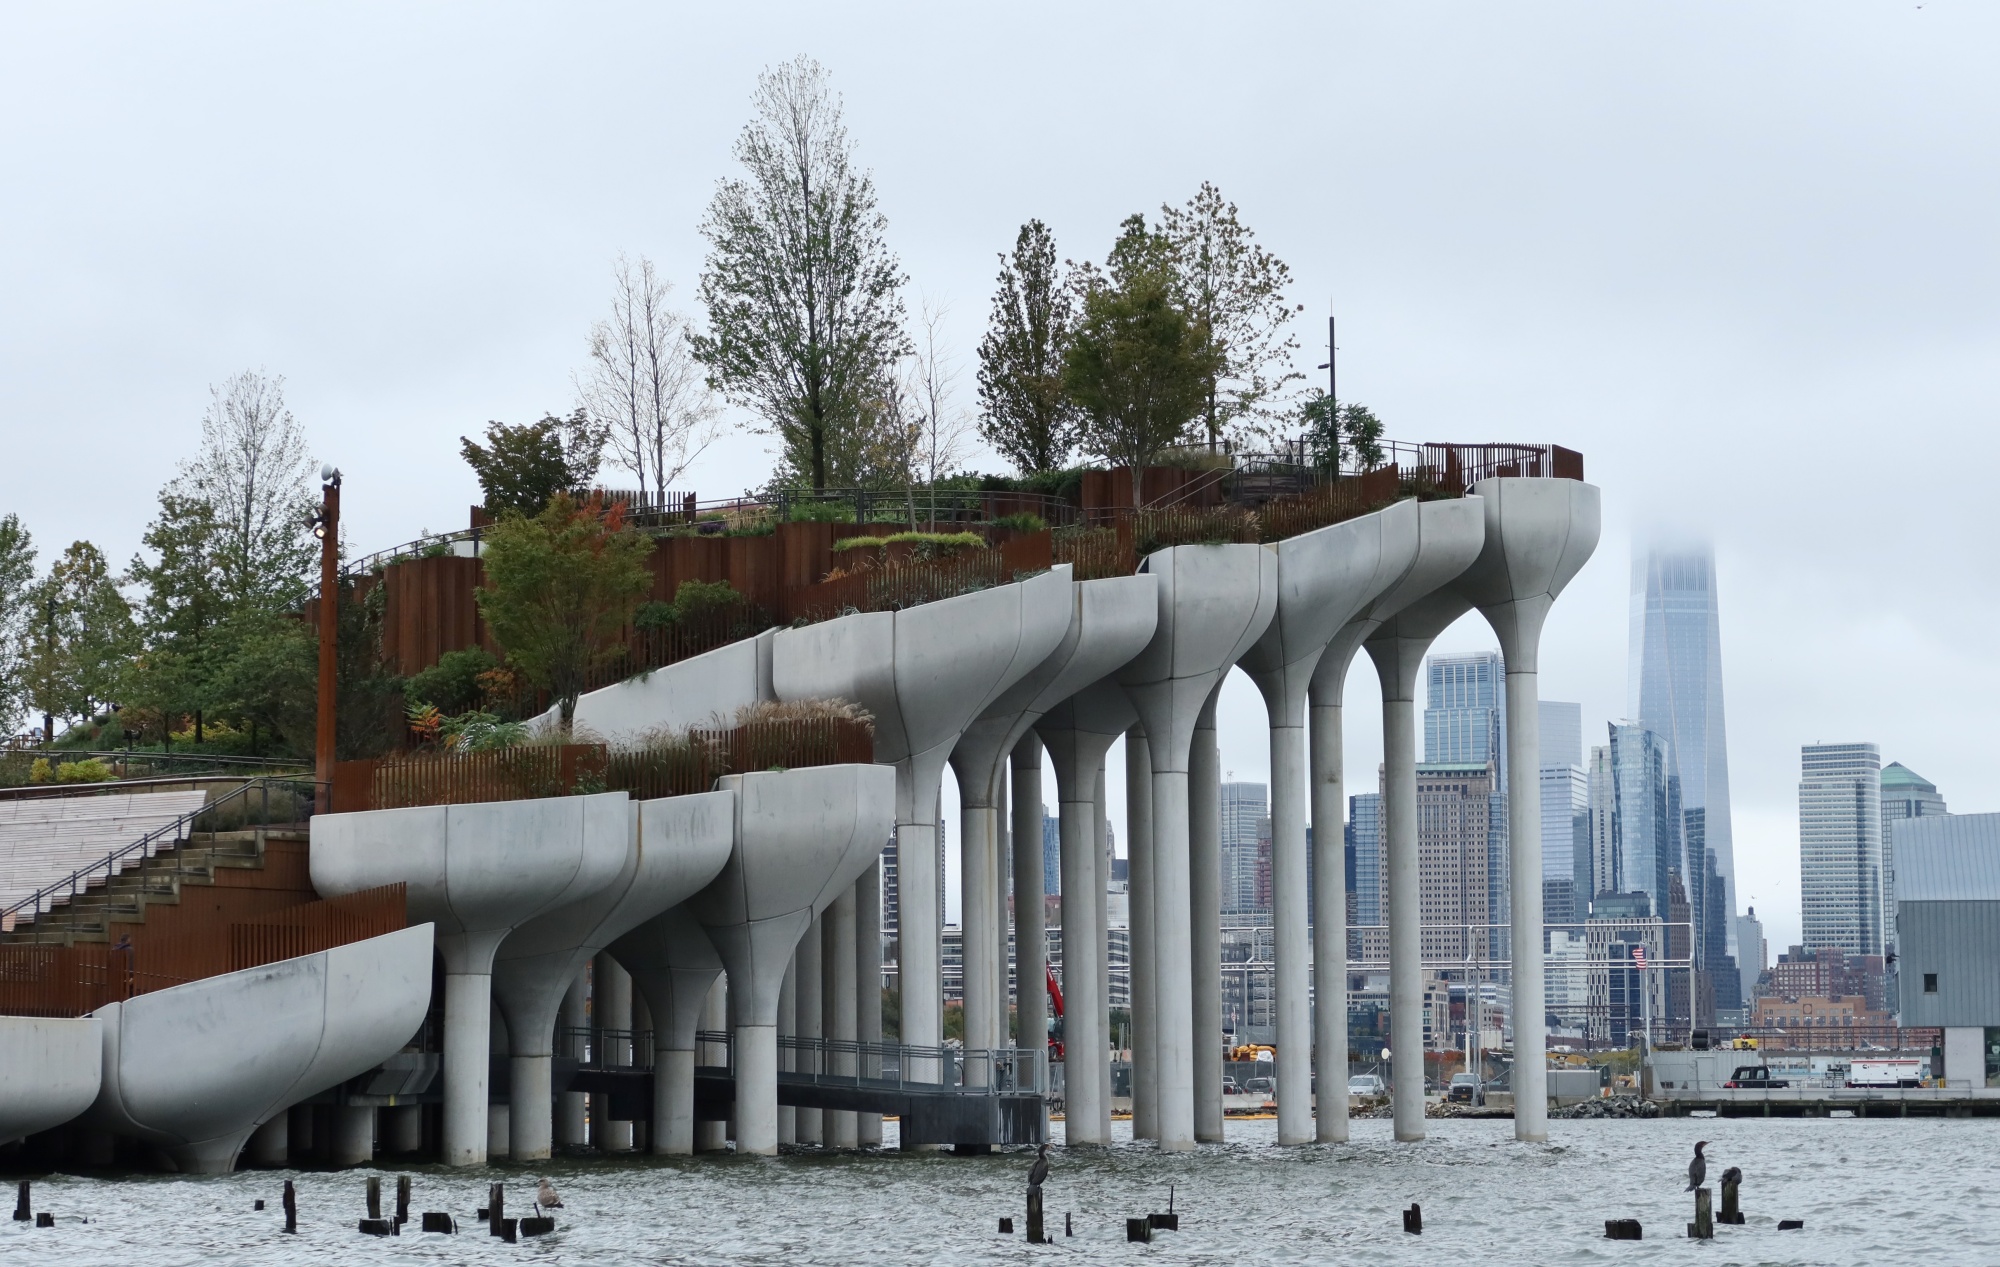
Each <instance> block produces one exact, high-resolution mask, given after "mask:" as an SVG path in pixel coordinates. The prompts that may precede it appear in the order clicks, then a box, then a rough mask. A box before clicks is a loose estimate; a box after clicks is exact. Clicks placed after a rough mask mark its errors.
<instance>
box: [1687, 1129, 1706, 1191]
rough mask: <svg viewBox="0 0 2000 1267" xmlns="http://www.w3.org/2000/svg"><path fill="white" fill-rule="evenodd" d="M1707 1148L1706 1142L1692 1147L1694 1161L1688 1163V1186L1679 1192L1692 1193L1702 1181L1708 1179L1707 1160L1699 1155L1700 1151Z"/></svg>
mask: <svg viewBox="0 0 2000 1267" xmlns="http://www.w3.org/2000/svg"><path fill="white" fill-rule="evenodd" d="M1707 1147H1708V1141H1707V1140H1702V1141H1701V1142H1700V1143H1698V1144H1696V1145H1695V1146H1694V1160H1693V1161H1691V1162H1689V1163H1688V1186H1687V1187H1685V1188H1683V1189H1681V1191H1683V1192H1693V1191H1694V1190H1695V1189H1696V1188H1699V1187H1701V1181H1702V1180H1704V1179H1706V1178H1708V1158H1706V1157H1703V1156H1702V1155H1701V1150H1702V1149H1704V1148H1707Z"/></svg>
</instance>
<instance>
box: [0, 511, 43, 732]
mask: <svg viewBox="0 0 2000 1267" xmlns="http://www.w3.org/2000/svg"><path fill="white" fill-rule="evenodd" d="M34 583H35V541H34V538H33V537H32V536H30V535H29V534H28V530H27V529H26V528H24V527H22V526H21V518H20V516H18V515H7V516H4V517H0V732H5V733H7V734H12V733H13V731H14V726H15V725H16V723H18V722H19V720H20V717H21V708H22V706H23V704H24V703H25V702H26V698H27V682H26V681H25V676H26V672H27V657H28V653H29V646H28V644H27V643H26V642H25V639H26V638H27V636H28V633H29V631H30V628H31V626H32V624H33V616H34V610H33V605H32V604H31V602H30V601H29V591H30V590H31V589H32V588H33V587H34Z"/></svg>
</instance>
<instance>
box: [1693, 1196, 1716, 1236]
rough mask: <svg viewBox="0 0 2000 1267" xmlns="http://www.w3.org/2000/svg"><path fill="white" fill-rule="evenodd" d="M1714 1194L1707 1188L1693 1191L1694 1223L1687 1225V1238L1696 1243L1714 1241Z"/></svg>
mask: <svg viewBox="0 0 2000 1267" xmlns="http://www.w3.org/2000/svg"><path fill="white" fill-rule="evenodd" d="M1713 1196H1714V1194H1713V1193H1711V1192H1710V1191H1709V1190H1708V1189H1707V1188H1696V1189H1695V1190H1694V1222H1692V1223H1690V1224H1688V1238H1689V1239H1690V1240H1697V1241H1712V1240H1714V1239H1715V1216H1714V1212H1713V1205H1712V1200H1713Z"/></svg>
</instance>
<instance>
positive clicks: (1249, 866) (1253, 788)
mask: <svg viewBox="0 0 2000 1267" xmlns="http://www.w3.org/2000/svg"><path fill="white" fill-rule="evenodd" d="M1270 813H1271V798H1270V789H1269V788H1268V787H1266V786H1265V785H1264V784H1262V783H1224V784H1223V785H1222V838H1221V845H1222V850H1221V852H1222V913H1223V914H1225V915H1248V914H1253V913H1255V912H1257V911H1259V910H1260V909H1269V908H1268V907H1262V908H1260V907H1259V905H1258V901H1257V896H1258V895H1257V888H1258V885H1257V852H1258V846H1257V838H1258V831H1257V822H1258V820H1259V819H1262V818H1266V817H1268V816H1269V815H1270Z"/></svg>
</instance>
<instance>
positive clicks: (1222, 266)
mask: <svg viewBox="0 0 2000 1267" xmlns="http://www.w3.org/2000/svg"><path fill="white" fill-rule="evenodd" d="M1160 236H1161V238H1162V239H1163V241H1164V243H1165V245H1166V249H1167V251H1168V253H1169V255H1170V256H1171V257H1172V260H1173V270H1174V290H1175V296H1176V299H1177V300H1178V302H1179V303H1180V305H1181V307H1182V308H1183V309H1184V310H1185V311H1186V313H1187V316H1188V320H1189V321H1191V322H1193V323H1194V325H1195V327H1196V328H1197V329H1199V330H1200V331H1201V332H1202V334H1203V336H1204V337H1205V338H1206V339H1207V340H1208V341H1209V343H1210V344H1211V345H1212V346H1213V351H1214V353H1215V356H1214V359H1213V361H1212V363H1211V365H1210V368H1209V371H1208V373H1207V375H1206V382H1205V384H1204V391H1203V396H1204V399H1203V402H1202V421H1203V426H1204V430H1205V431H1206V433H1207V439H1208V447H1209V448H1210V450H1214V449H1215V448H1216V447H1217V446H1218V445H1219V444H1220V443H1221V440H1222V437H1223V436H1224V434H1226V433H1227V432H1228V431H1229V430H1230V428H1231V427H1233V426H1235V425H1237V424H1239V423H1258V422H1261V423H1263V424H1264V425H1265V426H1266V427H1269V426H1270V425H1272V424H1275V423H1276V422H1277V421H1278V420H1279V419H1280V418H1281V417H1282V416H1283V414H1284V413H1285V412H1286V411H1285V410H1283V408H1282V407H1281V405H1280V403H1279V402H1280V399H1281V397H1282V396H1283V393H1284V390H1285V387H1286V385H1287V384H1289V383H1292V382H1296V381H1300V380H1302V379H1303V378H1304V377H1305V376H1304V375H1303V374H1301V373H1300V372H1299V371H1298V370H1297V369H1296V368H1294V366H1293V363H1292V362H1293V360H1294V358H1295V356H1296V355H1297V353H1298V349H1299V344H1298V340H1297V339H1296V338H1295V337H1294V336H1293V335H1292V333H1291V331H1290V329H1289V327H1290V325H1291V321H1292V318H1293V317H1294V316H1295V315H1296V314H1298V313H1299V312H1302V311H1304V309H1303V308H1302V307H1294V306H1292V305H1291V304H1290V303H1288V302H1287V301H1286V299H1285V288H1286V287H1287V286H1289V285H1290V284H1291V280H1292V273H1291V269H1290V268H1288V267H1286V265H1285V262H1284V261H1283V260H1281V259H1279V258H1278V257H1277V256H1275V255H1273V254H1271V253H1270V252H1269V251H1267V250H1265V249H1264V248H1263V247H1261V246H1259V245H1258V244H1257V241H1256V234H1254V233H1252V232H1251V231H1250V230H1249V229H1248V228H1247V227H1245V226H1244V224H1243V222H1242V221H1241V220H1239V219H1238V218H1237V213H1236V204H1235V203H1233V202H1225V201H1224V200H1223V197H1222V191H1221V190H1219V189H1217V188H1216V187H1215V186H1214V185H1212V184H1210V183H1209V182H1207V181H1203V182H1202V184H1201V188H1200V189H1199V190H1198V191H1196V193H1195V196H1194V197H1192V198H1190V199H1188V201H1187V205H1186V206H1183V207H1172V206H1162V207H1161V208H1160Z"/></svg>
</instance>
